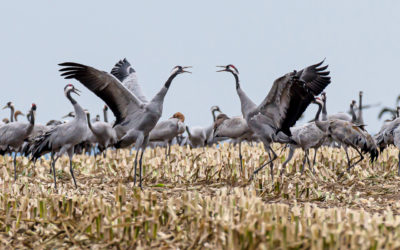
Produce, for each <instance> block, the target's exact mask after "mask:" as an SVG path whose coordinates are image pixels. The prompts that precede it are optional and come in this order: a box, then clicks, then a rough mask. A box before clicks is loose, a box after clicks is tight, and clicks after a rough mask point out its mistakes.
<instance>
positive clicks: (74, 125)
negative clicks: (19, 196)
mask: <svg viewBox="0 0 400 250" xmlns="http://www.w3.org/2000/svg"><path fill="white" fill-rule="evenodd" d="M79 92H80V91H79V90H78V89H76V88H75V87H74V85H72V84H67V85H66V86H65V88H64V95H65V96H66V97H67V98H68V100H69V101H70V102H71V104H72V106H73V107H74V110H75V118H74V119H73V120H71V121H69V122H67V123H63V124H60V125H58V126H55V127H53V128H52V129H50V130H49V131H47V132H46V133H44V134H43V135H40V136H38V137H36V138H35V140H34V142H33V145H32V147H31V148H30V151H31V155H32V160H36V159H38V158H39V157H40V156H42V155H44V154H46V153H48V152H50V153H51V167H52V172H53V177H54V188H56V189H57V181H56V169H55V164H56V162H57V160H58V158H59V157H60V156H62V155H63V154H65V153H67V154H68V157H69V170H70V173H71V176H72V179H73V180H74V184H75V188H77V187H78V186H77V184H76V179H75V175H74V170H73V168H72V157H73V155H74V146H75V145H77V144H79V143H80V142H81V141H84V140H85V139H86V138H85V136H86V131H87V130H88V129H89V128H88V125H87V121H86V114H85V112H84V111H83V109H82V107H81V106H80V105H79V104H78V103H77V101H76V100H75V99H74V98H72V96H71V93H75V94H77V95H79Z"/></svg>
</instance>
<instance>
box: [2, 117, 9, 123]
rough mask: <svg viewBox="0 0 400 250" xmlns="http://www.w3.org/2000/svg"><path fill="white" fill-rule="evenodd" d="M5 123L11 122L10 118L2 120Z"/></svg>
mask: <svg viewBox="0 0 400 250" xmlns="http://www.w3.org/2000/svg"><path fill="white" fill-rule="evenodd" d="M1 121H2V122H3V123H4V124H7V123H9V122H10V120H8V118H4V119H3V120H1Z"/></svg>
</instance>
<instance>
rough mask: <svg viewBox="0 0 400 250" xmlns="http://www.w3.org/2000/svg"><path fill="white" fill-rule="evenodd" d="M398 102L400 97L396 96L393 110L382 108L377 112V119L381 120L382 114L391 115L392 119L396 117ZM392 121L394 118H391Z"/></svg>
mask: <svg viewBox="0 0 400 250" xmlns="http://www.w3.org/2000/svg"><path fill="white" fill-rule="evenodd" d="M399 101H400V95H399V96H397V98H396V104H395V106H394V107H395V108H390V107H383V108H382V109H381V111H380V112H379V114H378V119H381V118H382V116H383V115H384V114H386V113H389V114H391V115H392V118H393V117H396V115H397V110H398V107H399ZM393 119H394V118H393Z"/></svg>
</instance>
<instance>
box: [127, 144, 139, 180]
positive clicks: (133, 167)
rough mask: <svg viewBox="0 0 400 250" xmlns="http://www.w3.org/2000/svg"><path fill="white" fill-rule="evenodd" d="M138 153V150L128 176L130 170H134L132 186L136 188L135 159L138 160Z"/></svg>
mask: <svg viewBox="0 0 400 250" xmlns="http://www.w3.org/2000/svg"><path fill="white" fill-rule="evenodd" d="M139 151H140V149H139V150H138V151H136V155H135V162H134V163H133V166H132V168H131V171H129V176H130V175H131V174H132V170H133V169H135V172H134V175H133V185H134V186H136V166H137V158H138V155H139Z"/></svg>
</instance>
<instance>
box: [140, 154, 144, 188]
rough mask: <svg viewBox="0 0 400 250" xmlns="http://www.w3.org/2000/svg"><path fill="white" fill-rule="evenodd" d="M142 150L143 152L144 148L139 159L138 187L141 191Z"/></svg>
mask: <svg viewBox="0 0 400 250" xmlns="http://www.w3.org/2000/svg"><path fill="white" fill-rule="evenodd" d="M144 150H145V148H142V152H141V153H140V159H139V187H140V189H143V187H142V158H143V153H144Z"/></svg>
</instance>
